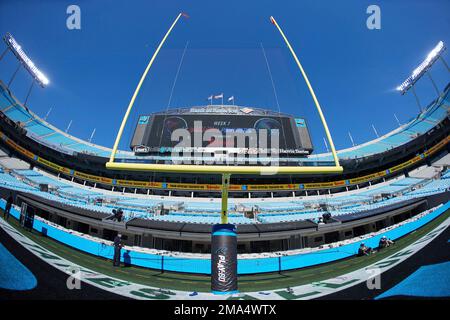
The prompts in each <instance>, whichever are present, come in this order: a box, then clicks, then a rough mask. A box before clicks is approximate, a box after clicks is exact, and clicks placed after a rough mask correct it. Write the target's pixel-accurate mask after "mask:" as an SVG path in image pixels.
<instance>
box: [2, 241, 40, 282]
mask: <svg viewBox="0 0 450 320" xmlns="http://www.w3.org/2000/svg"><path fill="white" fill-rule="evenodd" d="M36 285H37V280H36V277H35V276H34V275H33V274H32V273H31V272H30V270H28V269H27V267H25V266H24V265H23V264H22V263H21V262H20V261H19V260H17V259H16V257H14V256H13V255H12V254H11V253H10V252H9V251H8V250H7V249H6V248H5V247H4V246H3V245H2V244H1V243H0V288H2V289H8V290H31V289H33V288H34V287H36Z"/></svg>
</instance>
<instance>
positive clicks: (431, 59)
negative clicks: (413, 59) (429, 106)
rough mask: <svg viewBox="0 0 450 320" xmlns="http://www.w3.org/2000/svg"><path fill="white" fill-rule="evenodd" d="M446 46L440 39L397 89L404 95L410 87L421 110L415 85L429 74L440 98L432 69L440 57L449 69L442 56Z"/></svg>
mask: <svg viewBox="0 0 450 320" xmlns="http://www.w3.org/2000/svg"><path fill="white" fill-rule="evenodd" d="M445 49H446V47H445V45H444V42H442V41H439V42H438V44H437V45H436V46H435V47H434V48H433V50H431V51H430V52H429V53H428V55H427V57H426V58H425V60H423V61H422V63H421V64H420V65H419V66H418V67H417V68H415V69H414V70H413V72H412V74H411V75H410V76H409V77H408V78H407V79H406V80H405V81H403V83H402V84H401V85H399V86H398V87H397V88H396V89H397V91H399V92H401V94H402V95H404V94H405V93H406V92H408V90H409V89H411V91H412V93H413V95H414V98H415V99H416V103H417V105H418V106H419V110H420V112H422V109H423V108H422V105H421V104H420V100H419V97H418V96H417V93H416V90H415V88H414V85H415V84H416V82H417V81H419V79H420V78H421V77H422V76H423V75H424V74H425V73H426V74H427V75H428V78H429V79H430V81H431V84H432V85H433V88H434V90H436V93H437V95H438V98H439V96H440V92H439V89H438V87H437V85H436V83H435V82H434V80H433V78H432V76H431V72H430V69H431V67H432V66H433V64H434V63H435V62H436V60H437V59H439V58H440V60H441V61H442V62H443V63H444V65H445V66H446V67H447V71H448V70H449V69H448V65H447V63H446V62H445V60H444V58H442V53H443V52H444V51H445Z"/></svg>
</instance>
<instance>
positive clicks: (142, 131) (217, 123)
mask: <svg viewBox="0 0 450 320" xmlns="http://www.w3.org/2000/svg"><path fill="white" fill-rule="evenodd" d="M177 129H185V130H178V132H181V133H183V132H186V133H187V132H188V133H189V134H190V137H191V138H190V143H191V146H192V147H200V145H199V144H201V147H203V148H206V147H210V148H232V147H242V146H237V145H236V144H237V140H236V139H235V138H233V137H235V136H236V135H239V134H242V135H243V136H247V138H246V139H245V145H244V148H250V147H254V146H255V141H250V139H251V138H250V137H255V136H252V135H250V133H251V132H253V133H256V139H257V140H258V141H256V143H257V144H258V146H260V141H262V139H266V145H265V147H267V148H270V147H272V144H271V142H272V141H275V140H272V138H271V136H272V135H278V146H279V148H280V150H283V151H282V152H286V153H298V154H309V153H310V152H312V145H311V139H310V137H309V133H308V130H307V128H306V122H305V120H304V119H301V118H294V117H288V116H265V115H228V114H204V115H201V114H156V115H150V116H140V117H139V120H138V123H137V126H136V129H135V132H134V136H133V139H132V141H131V149H132V150H134V151H135V152H137V153H139V152H143V150H145V151H146V152H149V151H158V150H161V148H163V149H168V150H170V148H174V147H177V146H179V143H180V141H181V140H182V139H180V138H179V134H178V135H177V132H176V130H177ZM264 129H265V130H264ZM211 130H213V131H211ZM262 130H264V131H265V132H266V134H267V136H261V137H260V134H261V132H262ZM208 131H210V132H216V133H219V132H220V133H221V136H222V139H215V138H212V139H211V138H208V137H206V135H205V133H206V132H208ZM195 134H197V139H196V140H195V138H194V135H195ZM199 136H200V137H201V140H199V139H198V137H199ZM273 139H276V138H275V137H274V138H273ZM187 144H188V145H189V143H187ZM185 145H186V143H185ZM296 151H297V152H296Z"/></svg>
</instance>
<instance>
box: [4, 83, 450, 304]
mask: <svg viewBox="0 0 450 320" xmlns="http://www.w3.org/2000/svg"><path fill="white" fill-rule="evenodd" d="M0 90H1V94H0V110H1V112H0V124H1V126H0V138H1V139H0V195H1V198H2V199H1V200H0V208H1V209H2V211H9V212H8V213H9V219H7V221H6V216H7V215H6V214H5V215H4V217H5V218H4V219H2V220H0V227H1V229H2V231H0V238H1V242H2V246H0V258H1V261H2V265H7V266H8V267H7V268H6V269H7V270H8V271H9V272H8V273H3V274H2V275H1V276H0V286H1V288H2V289H1V296H2V297H6V298H8V297H11V298H15V297H19V298H27V297H28V298H36V297H42V296H45V295H46V294H47V295H48V294H49V292H50V291H52V292H53V297H55V298H56V297H61V296H63V295H64V296H66V293H67V292H68V291H70V290H69V287H70V286H77V280H78V278H79V279H80V280H81V283H82V285H81V287H82V289H81V290H80V291H70V292H72V293H69V294H68V295H67V297H74V298H88V299H90V298H92V297H94V296H95V297H97V298H136V299H205V300H208V299H210V300H211V299H212V300H215V299H217V296H216V295H214V294H212V293H210V292H209V291H210V289H211V287H210V279H211V276H210V275H211V251H212V249H211V229H212V226H213V225H216V224H218V223H220V221H221V218H220V216H221V202H220V199H219V197H220V195H221V185H220V182H219V180H218V178H217V177H213V176H212V175H192V174H164V175H163V174H149V173H145V172H144V173H142V172H133V171H122V172H119V171H114V170H107V169H106V168H105V163H106V162H107V161H108V157H109V155H110V154H111V150H110V149H108V148H106V147H103V146H98V145H95V144H93V143H90V142H86V141H83V140H80V139H78V138H76V137H73V136H71V135H69V134H67V133H65V132H63V131H61V130H59V129H57V128H56V127H54V126H52V125H51V124H49V123H47V122H46V121H44V120H43V119H41V118H39V117H38V116H37V115H36V114H34V113H33V112H32V111H31V110H30V108H29V107H25V106H24V105H23V104H22V103H21V102H20V101H18V100H17V99H16V98H15V96H14V95H13V93H12V92H11V91H10V89H9V88H8V87H7V86H6V85H5V84H3V82H1V83H0ZM449 91H450V86H449V85H447V87H446V88H445V89H444V90H443V92H441V93H440V95H439V97H438V98H436V99H435V100H433V101H431V103H430V104H429V105H428V107H427V108H425V109H424V110H423V111H422V112H421V113H420V114H418V115H417V117H415V118H413V119H411V120H410V121H409V122H408V123H406V124H404V125H402V126H400V127H399V128H397V129H396V130H394V131H392V132H390V133H388V134H386V135H384V136H382V137H380V138H377V139H375V140H373V141H369V142H367V143H364V144H362V145H359V146H355V147H352V148H350V149H346V150H340V151H338V153H337V154H338V157H339V158H340V162H341V164H342V166H343V168H344V172H343V173H333V174H323V175H319V176H314V177H311V176H308V175H293V176H282V175H279V176H259V177H256V176H239V175H237V176H235V177H232V180H231V185H230V190H229V195H230V199H229V202H228V212H229V222H230V223H231V224H234V225H236V226H237V251H238V262H237V274H238V275H239V293H238V294H230V295H223V296H221V298H230V299H235V298H242V299H315V298H327V297H340V298H345V297H348V298H379V299H383V298H388V297H392V296H395V297H398V296H415V297H417V296H425V297H437V298H439V297H448V295H449V292H448V288H450V286H449V283H448V279H449V275H448V270H449V268H448V265H447V264H446V262H447V261H448V260H449V259H448V258H449V256H448V252H449V251H448V248H447V247H448V242H447V241H448V235H449V233H448V224H449V223H450V218H449V215H450V210H449V207H450V202H449V200H450V191H449V190H450V168H449V167H450V154H449V151H450V147H449V146H450V144H449V142H450V132H449V131H450V125H449V122H450V119H449V109H450V103H449V97H448V95H449ZM200 109H201V110H203V111H204V114H207V115H209V116H214V115H217V116H219V115H223V114H224V113H227V114H232V115H233V116H234V117H237V118H238V119H239V121H242V122H245V121H248V119H249V117H248V113H252V112H255V117H257V116H258V115H260V114H269V112H268V111H264V110H263V109H258V108H249V107H246V108H243V107H239V106H227V108H225V109H224V108H223V107H220V106H204V107H196V109H195V110H196V111H195V112H198V110H200ZM187 110H189V111H187ZM242 110H245V111H242ZM190 112H192V108H190V109H177V110H172V111H167V112H166V114H171V113H173V114H176V115H178V116H183V115H184V114H187V113H190ZM288 117H289V116H288ZM291 118H292V117H291ZM292 119H293V118H292ZM293 123H295V121H294V122H293ZM292 130H294V131H293V132H295V130H297V129H296V127H295V125H294V126H293V129H292ZM194 158H195V157H192V159H193V160H198V161H200V159H194ZM175 160H176V159H174V158H172V157H171V156H170V152H167V150H165V149H164V148H161V149H158V150H153V151H151V152H150V153H148V154H145V155H142V154H138V153H135V152H129V151H119V152H118V153H117V154H116V161H118V162H138V161H140V162H143V163H164V164H172V163H174V162H175ZM332 160H333V159H332V155H331V154H317V155H314V154H311V155H303V156H301V157H294V156H286V155H285V156H280V159H279V162H280V166H284V165H287V166H292V165H295V166H305V165H307V166H327V165H328V166H329V165H330V163H332ZM202 161H205V159H203V160H202ZM7 199H9V201H7ZM8 203H9V204H8ZM9 207H10V209H9ZM7 208H8V209H7ZM121 211H122V212H123V213H122V214H118V212H121ZM118 234H121V235H122V241H123V244H124V245H125V246H124V247H123V250H122V251H121V252H122V253H121V255H120V262H121V263H122V265H124V266H125V267H122V268H114V267H113V266H112V263H111V260H112V258H113V256H114V240H115V238H116V236H117V235H118ZM386 238H387V239H390V240H391V241H394V242H395V244H393V245H391V246H388V247H385V248H383V246H382V245H381V243H382V241H385V240H384V239H386ZM362 244H364V245H365V246H366V247H369V248H372V249H373V251H372V252H373V253H372V254H368V255H365V254H363V255H362V256H358V255H359V253H361V252H360V250H359V249H360V248H361V246H362ZM363 247H364V246H363ZM418 257H421V258H420V259H419V258H418ZM55 268H56V269H57V270H58V271H55ZM49 274H52V275H53V274H54V275H55V276H54V279H51V281H50V279H48V275H49ZM379 275H380V276H381V283H380V286H378V284H377V281H378V280H377V279H378V278H377V277H378V276H379ZM399 275H400V276H399ZM433 275H434V276H433ZM436 275H438V276H436ZM68 276H71V277H70V278H69V279H68ZM418 279H419V280H418ZM420 279H427V281H428V284H429V286H423V288H422V289H423V290H419V289H418V288H417V286H415V285H414V283H417V281H420ZM439 279H440V281H439ZM53 280H54V281H53ZM372 282H373V283H372ZM370 283H372V285H373V286H374V287H375V288H376V290H371V289H370V286H371V284H370ZM286 288H288V289H286Z"/></svg>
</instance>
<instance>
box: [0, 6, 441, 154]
mask: <svg viewBox="0 0 450 320" xmlns="http://www.w3.org/2000/svg"><path fill="white" fill-rule="evenodd" d="M70 4H77V5H79V6H80V8H81V30H69V29H67V27H66V19H67V17H68V15H67V14H66V8H67V6H68V5H70ZM371 4H376V5H379V6H380V8H381V30H369V29H368V28H367V27H366V19H367V17H368V16H369V15H368V14H367V13H366V9H367V7H368V6H369V5H371ZM180 11H184V12H187V13H188V14H189V15H190V18H189V19H184V20H180V21H179V23H178V25H177V26H176V28H175V29H174V31H173V33H172V34H171V36H170V38H169V39H168V41H167V42H166V45H165V46H164V47H163V49H162V50H161V52H160V54H159V56H158V57H157V60H156V61H155V63H154V65H153V67H152V69H151V71H150V73H149V76H148V78H147V80H146V81H145V83H144V85H143V88H142V90H141V94H140V95H139V97H138V99H137V101H136V104H135V108H134V110H133V112H132V115H131V116H130V119H129V123H128V126H127V128H126V130H125V133H124V136H123V139H122V142H121V148H123V149H127V148H128V144H129V141H130V139H131V134H132V130H133V127H134V125H135V123H136V120H137V116H138V114H146V113H151V112H154V111H160V110H164V109H166V108H167V107H168V100H169V96H170V92H171V88H172V84H173V81H174V78H175V74H176V72H177V69H178V66H179V64H180V59H181V56H182V53H183V49H184V47H185V45H186V43H187V42H189V44H188V47H187V51H186V54H185V57H184V59H183V64H182V66H181V69H180V74H179V77H178V80H177V82H176V86H175V88H174V92H173V97H172V101H171V106H172V107H183V106H192V105H203V104H206V103H207V102H208V101H207V100H206V98H207V97H208V96H209V95H210V94H218V93H221V92H224V94H225V96H231V95H234V96H235V97H236V103H237V104H239V105H246V106H257V107H263V108H268V109H273V110H278V107H277V103H276V100H275V95H274V92H273V88H272V84H271V80H270V76H269V73H268V70H267V67H266V62H265V60H264V55H263V52H262V50H261V43H262V44H263V46H264V48H265V50H266V54H267V58H268V61H269V64H270V68H271V70H272V77H273V80H274V83H275V87H276V90H277V95H278V99H279V105H280V110H281V111H283V112H287V113H291V114H294V115H298V116H304V117H306V119H307V120H308V123H309V127H310V130H311V134H312V137H313V142H314V144H315V148H316V152H322V151H324V149H325V147H324V144H323V140H322V139H323V137H324V132H323V129H322V128H321V125H320V121H319V118H318V116H317V112H316V111H315V109H314V105H313V101H312V99H311V97H310V95H309V93H308V90H307V87H306V85H305V83H304V81H303V80H302V78H301V77H300V74H299V71H298V69H297V67H296V65H295V62H294V61H293V59H292V57H291V56H290V53H289V51H288V49H287V48H286V46H285V44H284V42H283V41H282V39H281V37H280V35H279V33H278V32H277V30H276V29H275V27H274V26H273V25H272V24H271V23H270V22H269V16H270V15H273V16H274V17H275V18H276V19H277V21H278V22H279V24H280V25H281V26H282V28H283V30H284V31H285V33H286V35H287V36H288V38H289V40H290V41H291V43H292V45H293V47H294V49H295V50H296V52H297V55H298V57H299V59H300V61H301V62H302V64H303V66H304V68H305V70H306V72H307V74H308V76H309V78H310V81H311V83H312V85H313V87H314V88H315V91H316V94H317V96H318V99H319V101H320V103H321V105H322V107H323V110H324V113H325V116H326V118H327V121H328V124H329V127H330V130H331V133H332V135H333V137H334V141H335V144H336V147H337V148H338V149H341V148H345V147H349V146H350V140H349V138H348V133H347V132H348V131H350V132H351V133H352V135H353V137H354V140H355V142H356V143H363V142H365V141H368V140H370V139H373V138H375V134H374V132H373V130H372V128H371V124H374V125H375V127H376V128H377V130H378V132H379V133H380V134H384V133H387V132H388V131H390V130H392V129H395V128H396V126H397V123H396V121H395V119H394V116H393V113H395V114H396V115H397V116H398V118H399V119H400V121H402V122H405V121H407V120H408V119H410V118H412V117H414V116H415V115H416V114H417V110H418V108H417V106H416V103H415V100H414V97H413V95H411V94H407V95H405V96H401V95H400V94H398V93H397V92H395V90H394V88H395V87H396V86H397V85H398V84H400V83H401V82H402V81H403V80H404V79H405V78H406V77H407V76H408V75H409V74H410V72H411V71H412V70H413V69H414V68H415V67H416V66H417V65H418V64H419V63H420V62H421V61H422V60H423V59H424V58H425V57H426V55H427V53H428V52H429V51H430V50H431V49H432V48H433V47H434V46H435V45H436V44H437V42H438V41H439V40H443V41H444V42H445V43H446V44H447V45H448V44H449V43H450V34H449V31H450V19H449V18H448V12H450V2H449V1H446V0H429V1H425V0H420V1H418V0H405V1H401V0H392V1H363V0H347V1H318V0H314V1H313V0H311V1H289V2H288V1H234V0H232V1H231V0H230V1H220V2H219V1H167V0H166V1H106V0H105V1H100V0H90V1H70V2H69V1H57V0H43V1H31V0H29V1H21V0H14V1H12V0H11V1H7V0H4V1H1V2H0V33H1V34H2V35H3V34H5V33H6V32H11V33H12V34H13V36H14V37H15V38H16V39H17V41H18V42H19V43H20V44H21V45H22V47H23V48H24V50H25V51H26V52H27V53H28V55H29V56H30V57H31V58H32V59H33V61H34V62H35V63H36V65H37V66H38V67H40V69H41V70H42V71H43V72H44V73H45V74H46V75H47V76H48V78H49V79H50V81H51V82H50V85H49V86H48V87H47V88H45V89H41V88H38V87H36V88H35V89H34V91H33V93H32V95H31V97H30V99H29V103H28V105H29V107H30V108H31V109H32V110H33V111H35V112H36V113H37V114H38V115H40V116H44V115H45V114H46V112H47V111H48V109H49V108H50V107H52V108H53V110H52V112H51V114H50V116H49V118H48V121H49V122H51V123H52V124H54V125H56V126H57V127H59V128H61V129H65V127H66V126H67V124H68V123H69V121H70V120H73V124H72V126H71V129H70V131H69V132H70V133H71V134H73V135H75V136H78V137H80V138H83V139H88V138H89V136H90V133H91V131H92V130H93V128H96V129H97V130H96V135H95V137H94V140H93V141H94V142H95V143H98V144H101V145H105V146H112V144H113V142H114V139H115V136H116V134H117V130H118V127H119V125H120V121H121V119H122V117H123V114H124V112H125V109H126V107H127V105H128V102H129V99H130V98H131V95H132V94H133V91H134V89H135V87H136V85H137V82H138V81H139V78H140V76H141V74H142V72H143V70H144V68H145V66H146V65H147V63H148V60H149V58H150V57H151V55H152V54H153V52H154V50H155V48H156V46H157V45H158V43H159V41H160V40H161V38H162V37H163V35H164V33H165V32H166V31H167V29H168V27H169V26H170V24H171V23H172V21H173V19H174V18H175V17H176V15H177V14H178V13H179V12H180ZM2 45H3V43H2ZM3 48H4V47H2V50H3ZM444 58H445V59H446V61H447V63H450V59H448V53H447V52H446V53H445V54H444ZM15 67H16V61H15V60H14V58H13V56H12V55H8V56H6V57H5V59H3V60H2V61H0V78H1V79H2V80H3V81H5V82H7V81H8V79H9V77H10V76H11V75H12V73H13V72H14V69H15ZM432 75H433V77H434V79H435V81H436V82H437V84H438V86H439V87H440V88H441V89H442V88H444V87H445V85H446V84H447V82H448V81H449V76H448V72H447V71H446V70H445V68H444V67H443V65H442V64H441V62H438V63H437V64H436V65H435V66H434V68H433V69H432ZM30 83H31V78H30V77H29V75H28V74H27V73H26V72H25V71H21V72H20V73H19V75H18V76H17V78H16V80H15V82H14V83H13V85H12V89H13V92H14V93H15V94H16V95H17V97H18V98H19V99H22V100H23V99H24V97H25V96H26V92H27V90H28V87H29V85H30ZM416 88H417V89H416V90H417V93H418V95H419V97H420V99H421V102H422V104H423V105H426V104H427V103H428V102H430V101H431V100H432V99H433V98H434V97H435V96H436V94H435V92H434V90H433V87H432V85H431V83H430V81H429V80H428V79H427V78H423V79H422V80H421V81H420V82H419V83H418V84H417V86H416Z"/></svg>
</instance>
